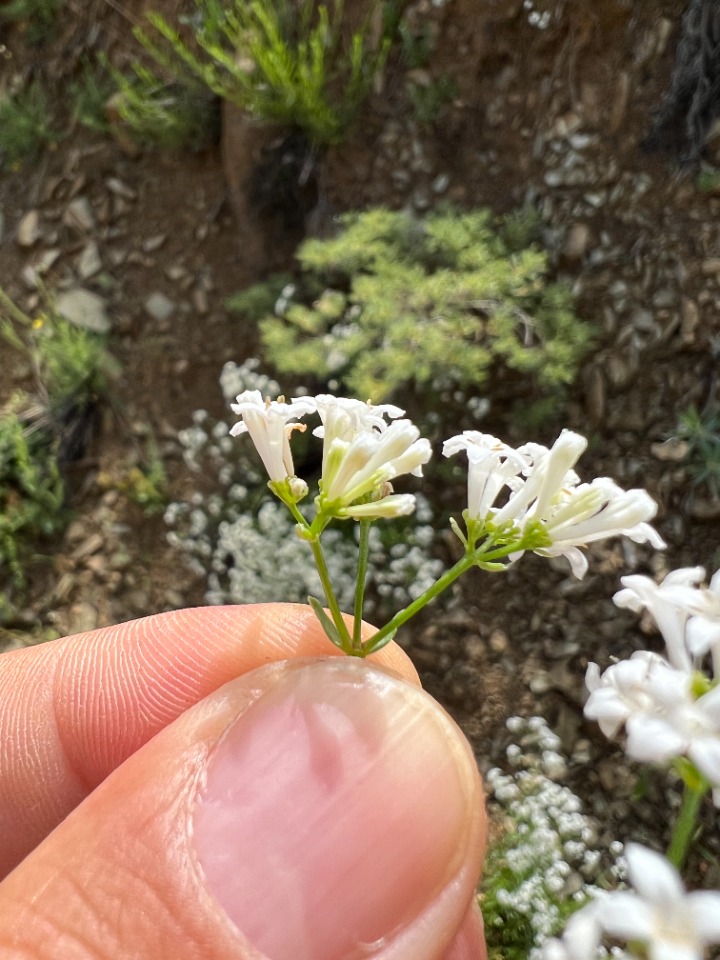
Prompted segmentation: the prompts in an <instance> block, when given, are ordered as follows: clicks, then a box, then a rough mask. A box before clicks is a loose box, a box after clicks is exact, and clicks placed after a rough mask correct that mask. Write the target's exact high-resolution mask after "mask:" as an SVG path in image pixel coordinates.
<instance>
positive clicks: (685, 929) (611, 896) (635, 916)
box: [540, 843, 720, 960]
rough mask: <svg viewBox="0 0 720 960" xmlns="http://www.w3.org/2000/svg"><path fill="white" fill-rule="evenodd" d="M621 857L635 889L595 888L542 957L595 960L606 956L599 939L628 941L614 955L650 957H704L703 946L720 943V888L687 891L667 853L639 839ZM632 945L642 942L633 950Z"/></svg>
mask: <svg viewBox="0 0 720 960" xmlns="http://www.w3.org/2000/svg"><path fill="white" fill-rule="evenodd" d="M625 856H626V859H627V864H628V875H629V879H630V882H631V884H632V886H633V887H634V890H633V891H629V890H616V891H613V892H612V893H605V892H598V894H597V896H596V899H595V900H594V901H593V902H592V903H590V904H589V905H588V906H586V907H584V908H583V909H581V910H580V911H578V913H576V914H574V915H573V917H572V918H571V919H570V921H569V923H568V925H567V927H566V928H565V931H564V933H563V936H562V939H561V940H548V941H547V942H546V943H545V945H544V947H543V950H542V952H541V954H540V958H541V960H595V958H596V957H600V956H607V953H606V952H605V951H604V949H603V948H602V947H601V946H600V943H601V940H602V938H603V937H604V936H605V937H610V938H612V939H615V940H625V941H628V942H629V943H630V944H631V946H630V947H629V948H628V950H629V953H627V954H626V953H624V952H622V953H620V954H617V953H615V954H611V955H612V956H618V955H620V956H628V957H631V958H632V957H639V956H642V957H646V956H647V957H649V960H703V957H704V956H705V948H706V947H707V946H709V945H710V944H715V943H720V893H716V892H714V891H712V892H709V891H697V892H694V893H686V892H685V889H684V887H683V884H682V881H681V879H680V875H679V874H678V872H677V870H676V869H675V868H674V867H672V866H671V865H670V864H669V863H668V861H667V860H666V859H665V857H663V856H661V855H660V854H659V853H655V852H654V851H653V850H648V849H647V847H642V846H640V844H637V843H629V844H628V845H627V847H626V851H625ZM634 944H642V951H641V952H636V950H635V949H634V946H632V945H634Z"/></svg>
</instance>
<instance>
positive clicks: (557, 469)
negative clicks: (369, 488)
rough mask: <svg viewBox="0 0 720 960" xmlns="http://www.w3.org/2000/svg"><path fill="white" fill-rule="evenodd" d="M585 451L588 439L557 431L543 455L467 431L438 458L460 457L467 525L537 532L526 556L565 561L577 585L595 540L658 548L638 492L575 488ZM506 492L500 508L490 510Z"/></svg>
mask: <svg viewBox="0 0 720 960" xmlns="http://www.w3.org/2000/svg"><path fill="white" fill-rule="evenodd" d="M586 447H587V440H586V439H585V438H584V437H582V436H580V435H579V434H577V433H573V432H572V431H570V430H563V432H562V433H561V434H560V436H559V437H558V439H557V440H556V441H555V443H554V444H553V446H552V447H551V448H550V449H548V448H547V447H543V446H541V445H540V444H537V443H526V444H524V445H523V446H521V447H518V448H517V449H515V448H514V447H510V446H508V444H506V443H503V442H502V441H501V440H498V439H497V437H493V436H490V435H489V434H486V433H479V432H478V431H476V430H466V431H464V433H462V434H460V435H459V436H456V437H451V438H450V439H449V440H446V441H445V444H444V446H443V454H444V455H445V456H446V457H449V456H452V455H453V454H456V453H459V452H461V451H464V452H465V453H466V454H467V458H468V465H469V466H468V510H467V515H468V517H469V519H470V520H472V521H480V522H482V523H484V524H488V525H489V524H492V525H493V526H494V527H502V526H503V525H504V524H513V525H514V526H515V527H517V528H519V530H520V532H521V533H525V532H526V531H531V530H533V529H534V530H538V529H541V530H542V533H543V536H544V538H545V540H546V542H545V543H541V544H540V545H539V546H537V547H531V549H533V551H534V552H535V553H539V554H541V555H542V556H546V557H555V556H564V557H567V559H568V561H569V562H570V566H571V568H572V571H573V573H574V574H575V576H577V577H580V578H581V577H583V576H584V575H585V573H586V572H587V568H588V562H587V559H586V557H585V555H584V554H583V553H582V551H581V550H580V547H583V546H585V545H586V544H588V543H591V542H593V541H595V540H601V539H605V538H606V537H614V536H619V535H621V534H622V535H624V536H626V537H629V538H630V539H631V540H635V541H636V542H638V543H644V542H649V543H651V544H652V546H654V547H656V548H662V547H664V546H665V544H664V543H663V541H662V539H661V537H660V536H659V535H658V534H657V533H656V531H655V530H654V529H653V528H652V527H651V526H650V525H649V524H648V522H647V521H648V520H651V519H652V518H653V517H654V516H655V513H656V512H657V505H656V504H655V502H654V501H653V499H652V498H651V497H650V496H649V495H648V493H647V492H646V491H645V490H627V491H626V490H623V489H621V488H620V487H619V486H618V485H617V484H616V483H615V482H614V481H613V480H610V479H608V478H605V477H600V478H598V479H596V480H593V481H592V482H591V483H581V482H580V478H579V477H578V475H577V474H576V473H575V471H574V469H573V468H574V466H575V464H576V463H577V461H578V459H579V457H580V455H581V454H582V452H583V451H584V450H585V448H586ZM505 492H507V499H506V501H505V503H504V504H502V505H500V506H497V505H496V501H497V500H498V498H499V497H500V496H501V494H504V493H505ZM521 554H522V551H519V552H518V553H517V554H515V555H514V557H513V559H517V558H518V557H519V556H521Z"/></svg>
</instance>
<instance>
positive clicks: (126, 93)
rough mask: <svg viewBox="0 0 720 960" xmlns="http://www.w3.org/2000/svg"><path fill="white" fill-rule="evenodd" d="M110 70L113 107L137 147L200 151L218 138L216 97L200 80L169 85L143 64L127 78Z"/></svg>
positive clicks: (137, 64)
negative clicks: (210, 93)
mask: <svg viewBox="0 0 720 960" xmlns="http://www.w3.org/2000/svg"><path fill="white" fill-rule="evenodd" d="M109 70H110V73H111V75H112V78H113V80H114V82H115V84H116V87H117V92H116V93H115V95H114V96H113V97H112V99H111V101H110V104H111V106H112V109H113V110H115V111H116V112H117V114H118V116H119V117H120V120H121V121H122V123H123V124H125V126H126V127H127V130H128V134H129V136H130V138H131V139H132V140H133V141H135V143H137V144H138V145H140V146H142V147H150V148H154V147H157V148H159V149H161V150H181V149H183V148H184V147H189V148H191V149H196V150H197V149H200V148H201V147H204V146H206V145H207V144H208V143H209V142H210V141H212V140H213V138H214V137H215V136H216V132H217V131H216V128H217V126H218V112H217V108H216V105H215V104H214V103H213V100H214V99H215V98H214V97H213V96H212V95H208V92H207V90H206V89H205V87H203V86H202V85H201V84H200V83H198V82H197V81H193V80H191V81H190V82H178V83H168V82H167V81H166V80H164V79H163V78H162V77H159V76H157V75H156V74H155V73H153V71H152V70H149V69H148V68H147V67H144V66H143V65H142V64H140V63H134V64H133V65H132V72H131V73H130V74H128V75H126V74H123V73H121V72H120V71H119V70H114V69H113V68H112V67H109Z"/></svg>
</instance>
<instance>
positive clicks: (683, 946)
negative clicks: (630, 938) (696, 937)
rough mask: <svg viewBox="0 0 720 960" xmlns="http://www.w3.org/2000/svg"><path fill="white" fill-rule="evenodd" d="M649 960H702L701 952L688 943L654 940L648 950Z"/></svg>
mask: <svg viewBox="0 0 720 960" xmlns="http://www.w3.org/2000/svg"><path fill="white" fill-rule="evenodd" d="M648 952H649V955H650V960H703V955H702V950H698V949H697V948H696V947H694V946H692V945H691V944H689V943H678V942H677V940H675V939H673V940H670V941H664V940H656V941H654V942H653V943H651V944H650V946H649V948H648Z"/></svg>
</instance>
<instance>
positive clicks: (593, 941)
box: [563, 901, 601, 960]
mask: <svg viewBox="0 0 720 960" xmlns="http://www.w3.org/2000/svg"><path fill="white" fill-rule="evenodd" d="M600 932H601V931H600V924H599V922H598V902H597V901H595V902H593V903H590V904H588V905H587V906H586V907H583V908H582V909H581V910H578V912H577V913H574V914H573V915H572V916H571V917H570V919H569V920H568V923H567V926H566V927H565V932H564V933H563V942H564V943H566V944H567V948H568V953H569V955H570V957H571V960H594V957H595V954H596V953H597V948H598V944H599V943H600Z"/></svg>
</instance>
